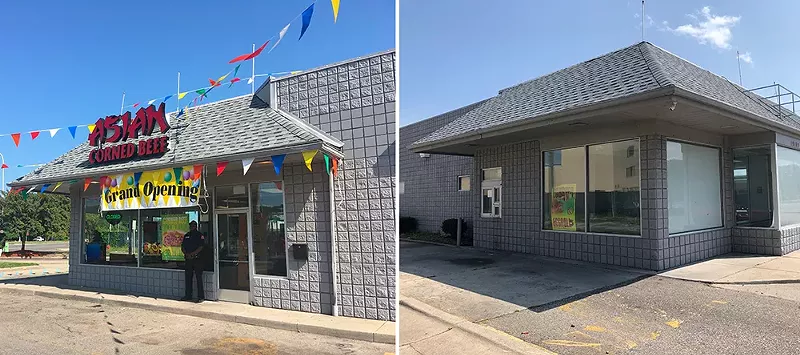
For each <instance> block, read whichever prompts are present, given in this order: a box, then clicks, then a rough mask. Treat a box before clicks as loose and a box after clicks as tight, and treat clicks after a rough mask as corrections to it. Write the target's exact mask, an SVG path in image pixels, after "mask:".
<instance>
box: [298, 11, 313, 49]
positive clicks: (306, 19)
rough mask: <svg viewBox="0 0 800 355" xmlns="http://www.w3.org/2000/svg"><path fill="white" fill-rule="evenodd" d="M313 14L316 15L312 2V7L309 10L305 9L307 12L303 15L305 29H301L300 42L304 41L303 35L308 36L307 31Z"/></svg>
mask: <svg viewBox="0 0 800 355" xmlns="http://www.w3.org/2000/svg"><path fill="white" fill-rule="evenodd" d="M313 14H314V3H313V2H312V3H311V6H309V7H308V8H307V9H305V11H303V15H302V16H303V27H302V28H301V29H300V38H298V39H297V40H298V41H299V40H301V39H303V35H304V34H306V30H307V29H308V25H310V24H311V15H313Z"/></svg>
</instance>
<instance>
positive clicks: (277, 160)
mask: <svg viewBox="0 0 800 355" xmlns="http://www.w3.org/2000/svg"><path fill="white" fill-rule="evenodd" d="M285 158H286V154H281V155H273V156H271V157H270V159H271V160H272V166H273V167H275V175H280V174H281V167H283V160H284V159H285Z"/></svg>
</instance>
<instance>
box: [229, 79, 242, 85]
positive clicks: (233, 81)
mask: <svg viewBox="0 0 800 355" xmlns="http://www.w3.org/2000/svg"><path fill="white" fill-rule="evenodd" d="M241 80H242V79H239V78H233V79H231V84H233V83H235V82H238V81H241Z"/></svg>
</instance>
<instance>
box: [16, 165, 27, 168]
mask: <svg viewBox="0 0 800 355" xmlns="http://www.w3.org/2000/svg"><path fill="white" fill-rule="evenodd" d="M17 167H18V168H24V167H25V165H22V164H17Z"/></svg>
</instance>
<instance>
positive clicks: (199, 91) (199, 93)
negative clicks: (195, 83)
mask: <svg viewBox="0 0 800 355" xmlns="http://www.w3.org/2000/svg"><path fill="white" fill-rule="evenodd" d="M195 92H196V93H197V94H198V95H203V94H205V93H206V89H198V90H195Z"/></svg>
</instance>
